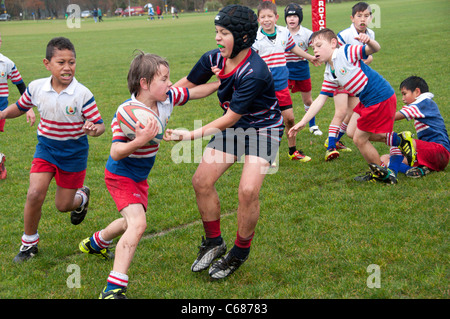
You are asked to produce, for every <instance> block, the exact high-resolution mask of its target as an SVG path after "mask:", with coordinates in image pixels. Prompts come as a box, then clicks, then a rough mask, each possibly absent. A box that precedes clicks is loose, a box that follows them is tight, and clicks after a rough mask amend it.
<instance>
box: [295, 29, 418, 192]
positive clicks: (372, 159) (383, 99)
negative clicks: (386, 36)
mask: <svg viewBox="0 0 450 319" xmlns="http://www.w3.org/2000/svg"><path fill="white" fill-rule="evenodd" d="M357 40H358V41H360V42H361V43H363V45H349V44H347V45H345V46H342V47H339V43H338V39H337V36H336V34H335V33H334V32H333V31H332V30H330V29H327V28H325V29H322V30H320V31H317V32H314V33H313V35H312V37H311V46H312V47H313V49H314V54H315V56H316V58H318V59H319V61H320V62H326V65H325V73H324V81H323V84H322V90H321V92H320V95H319V97H317V98H316V99H315V100H314V102H313V103H312V105H311V107H310V109H309V111H308V112H307V113H306V114H305V116H303V118H302V119H301V121H300V122H299V123H297V124H296V125H295V126H294V127H293V128H292V129H291V130H290V131H289V134H290V135H293V136H295V135H296V134H297V132H298V131H299V130H301V129H303V128H304V127H305V125H306V124H307V123H308V121H309V120H310V119H311V118H312V117H314V116H315V115H316V114H317V113H318V112H319V111H320V109H321V108H322V107H323V105H324V104H325V102H326V100H327V98H328V97H332V96H333V94H334V92H335V91H336V90H337V89H338V88H340V87H343V88H344V89H346V90H347V91H349V92H350V93H351V94H353V95H354V96H356V97H358V98H359V101H360V102H359V103H358V104H357V105H356V107H355V108H354V110H353V111H354V113H353V115H352V117H351V119H350V123H349V125H348V130H347V134H348V135H349V136H350V137H351V138H353V142H354V143H355V145H356V146H357V147H358V149H359V151H360V153H361V155H362V156H363V157H364V159H365V161H366V162H367V163H368V164H369V167H370V169H371V171H370V172H369V173H368V174H366V175H362V176H357V177H356V178H355V180H357V181H379V182H384V183H389V184H395V183H397V177H396V175H395V172H394V171H392V170H391V169H389V168H387V169H386V168H384V167H382V166H381V160H380V156H379V154H378V151H377V150H376V148H375V147H374V146H373V145H372V143H371V142H372V141H375V142H384V143H386V144H387V145H388V146H399V147H400V148H402V149H406V148H407V147H408V148H409V149H411V147H410V145H409V144H410V141H408V140H404V139H402V138H400V139H390V138H389V136H390V135H391V133H392V130H393V127H394V116H395V111H396V105H397V98H396V96H395V92H394V89H393V88H392V87H391V85H390V84H389V83H388V82H387V81H386V80H385V79H384V78H383V77H382V76H381V75H380V74H378V72H376V71H375V70H373V69H371V68H370V67H369V66H368V65H366V64H365V63H361V62H360V61H361V60H363V59H367V58H368V56H369V55H371V54H374V53H376V52H378V51H379V50H380V45H379V44H378V42H377V41H375V40H374V39H371V38H370V37H369V36H368V35H367V34H365V33H360V34H359V36H358V38H357Z"/></svg>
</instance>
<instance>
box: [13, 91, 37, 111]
mask: <svg viewBox="0 0 450 319" xmlns="http://www.w3.org/2000/svg"><path fill="white" fill-rule="evenodd" d="M16 105H17V107H18V108H19V110H21V111H23V112H28V111H29V110H30V109H31V108H32V107H33V106H34V105H33V100H32V95H31V93H30V87H27V89H26V91H25V93H23V94H22V96H21V97H20V98H19V100H18V101H17V102H16Z"/></svg>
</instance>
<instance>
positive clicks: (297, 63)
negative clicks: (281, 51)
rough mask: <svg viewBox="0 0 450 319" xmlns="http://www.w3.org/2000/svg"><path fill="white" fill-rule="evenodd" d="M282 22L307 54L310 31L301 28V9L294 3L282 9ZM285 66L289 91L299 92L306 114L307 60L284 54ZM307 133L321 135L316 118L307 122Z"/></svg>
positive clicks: (308, 103)
mask: <svg viewBox="0 0 450 319" xmlns="http://www.w3.org/2000/svg"><path fill="white" fill-rule="evenodd" d="M284 20H285V22H286V27H287V29H288V30H289V33H290V34H291V36H292V38H293V39H294V41H295V43H296V44H297V45H298V46H299V47H300V49H302V50H303V51H305V52H307V51H308V47H309V39H310V38H311V35H312V33H313V32H312V31H311V30H309V29H307V28H305V27H304V26H302V25H301V24H302V21H303V9H302V7H301V6H299V5H298V4H295V3H291V4H288V5H287V6H286V8H285V9H284ZM286 62H287V63H286V66H287V68H288V70H289V80H288V84H289V89H290V90H291V92H292V94H294V93H297V92H300V93H301V96H302V101H303V107H304V109H305V112H308V110H309V107H310V106H311V103H312V97H311V74H310V72H309V64H308V60H306V59H305V58H302V57H299V56H298V55H296V54H294V53H292V52H291V51H287V52H286ZM309 131H310V132H311V133H312V134H314V135H322V131H321V130H320V129H319V126H318V125H317V124H316V118H315V117H313V118H312V119H311V120H310V121H309Z"/></svg>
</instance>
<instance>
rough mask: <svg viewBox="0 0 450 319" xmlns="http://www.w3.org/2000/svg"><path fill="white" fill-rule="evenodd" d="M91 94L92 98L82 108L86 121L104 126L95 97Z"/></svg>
mask: <svg viewBox="0 0 450 319" xmlns="http://www.w3.org/2000/svg"><path fill="white" fill-rule="evenodd" d="M90 94H91V96H92V97H91V98H90V99H88V100H87V102H86V103H84V105H83V107H82V112H83V116H84V117H85V118H86V120H88V121H90V122H92V123H95V124H102V123H103V119H102V117H101V115H100V112H99V110H98V107H97V103H96V102H95V99H94V96H93V95H92V93H90Z"/></svg>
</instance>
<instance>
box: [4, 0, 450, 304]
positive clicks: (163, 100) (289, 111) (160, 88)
mask: <svg viewBox="0 0 450 319" xmlns="http://www.w3.org/2000/svg"><path fill="white" fill-rule="evenodd" d="M371 14H372V13H371V8H370V7H369V6H368V4H367V3H364V2H360V3H357V4H356V5H354V6H353V8H352V15H351V20H352V24H351V26H350V27H349V28H348V29H345V30H343V31H341V32H339V33H338V34H335V33H334V32H333V31H332V30H330V29H328V28H325V29H322V30H320V31H317V32H314V33H313V32H312V31H310V30H308V29H307V28H305V27H303V26H302V25H301V23H302V20H303V12H302V8H301V7H300V6H299V5H297V4H294V3H292V4H289V5H288V6H287V7H286V8H285V10H284V18H285V22H286V27H282V26H279V25H277V20H278V17H279V16H278V14H277V7H276V5H274V4H273V3H272V2H271V1H263V2H261V3H260V4H259V6H258V9H257V14H255V13H254V12H253V11H252V10H251V9H250V8H247V7H245V6H241V5H229V6H226V7H224V8H223V9H222V10H220V12H219V13H218V14H217V15H216V17H215V19H214V23H215V28H216V36H215V40H216V43H217V45H218V48H216V49H213V50H211V51H208V52H206V53H205V54H203V55H202V57H201V58H200V59H199V60H198V62H197V63H196V64H195V66H194V67H193V68H192V70H191V71H190V73H189V74H188V75H187V76H186V77H184V78H183V79H181V80H179V81H178V82H177V83H175V84H172V82H171V81H170V69H169V64H168V62H167V61H166V60H165V59H164V58H161V57H160V56H157V55H155V54H149V53H144V52H139V53H137V54H136V56H135V58H134V59H133V61H132V62H131V65H130V69H129V72H128V77H127V82H128V89H129V91H130V94H131V97H130V99H128V100H127V101H126V102H128V103H129V102H130V101H131V102H133V103H135V104H137V105H142V106H144V107H147V108H150V109H152V110H153V111H154V112H156V114H158V116H159V117H160V119H161V122H162V123H165V124H166V125H167V122H168V120H169V118H170V115H171V113H172V111H173V108H174V106H178V105H183V104H185V103H187V102H188V100H190V99H198V98H203V97H206V96H208V95H210V94H212V93H214V92H216V91H217V96H218V99H219V102H220V105H221V107H222V109H223V115H222V116H220V117H219V118H217V119H215V120H213V121H211V122H210V123H208V124H206V125H204V126H202V127H201V128H198V129H196V130H193V131H186V130H178V129H169V128H166V127H165V135H164V140H165V141H180V140H193V139H198V138H203V137H204V136H208V135H211V134H214V135H213V136H212V138H211V140H210V142H209V144H208V145H207V146H206V148H205V150H204V154H203V158H202V161H201V162H200V164H199V165H198V168H197V170H196V172H195V174H194V176H193V178H192V183H193V187H194V190H195V195H196V200H197V205H198V209H199V212H200V215H201V219H202V222H203V229H204V232H205V236H204V237H203V236H202V241H201V245H200V247H199V251H198V253H197V258H196V259H195V261H194V262H193V264H192V265H191V270H192V271H194V272H199V271H203V270H206V269H209V270H208V273H209V276H211V278H213V279H222V278H225V277H227V276H229V275H230V274H232V273H233V272H234V271H236V270H237V269H238V268H239V267H240V266H241V265H242V264H243V263H244V262H245V261H246V260H247V259H248V257H249V254H250V247H251V242H252V239H253V236H254V234H255V228H256V224H257V221H258V219H259V214H260V211H259V209H260V205H259V192H260V189H261V186H262V183H263V180H264V177H265V176H266V173H267V172H268V170H269V169H270V167H271V166H273V165H277V163H276V162H275V160H276V158H278V156H279V154H285V153H283V151H282V150H279V145H280V141H281V139H282V136H283V134H285V135H286V137H287V139H288V152H287V157H288V158H289V159H290V160H293V161H299V162H308V161H310V160H311V158H310V157H309V156H307V155H305V154H304V153H303V152H302V151H301V149H300V148H297V145H296V144H297V143H296V134H297V133H298V131H300V130H301V129H303V128H305V127H306V126H307V125H308V126H309V130H310V132H311V134H314V135H318V136H320V135H322V132H321V130H320V128H319V127H318V125H317V123H316V120H315V117H316V115H317V114H318V113H319V111H320V109H321V108H322V107H323V105H324V104H325V102H326V100H327V99H328V97H332V98H333V99H334V105H335V114H334V117H333V119H332V120H331V122H330V125H329V128H328V136H327V138H326V139H325V141H324V142H325V147H326V151H325V161H331V160H334V159H336V158H337V157H339V156H340V152H351V150H350V149H349V148H348V147H347V146H345V145H344V143H343V142H342V140H341V138H342V136H344V135H347V136H348V137H350V138H352V140H353V142H354V144H355V145H356V147H357V148H358V150H359V151H360V153H361V155H362V156H363V158H364V160H365V161H366V162H367V164H368V165H369V168H370V171H369V172H368V173H367V174H364V175H361V176H357V177H355V180H357V181H360V182H369V181H374V182H381V183H391V184H395V183H397V174H398V172H401V173H404V174H406V176H408V177H413V178H420V177H423V176H425V175H427V174H428V173H430V172H432V171H440V170H443V169H444V168H445V167H446V166H447V164H448V161H449V158H450V141H449V138H448V133H447V130H446V128H445V124H444V120H443V118H442V116H441V114H440V112H439V109H438V106H437V105H436V103H435V102H434V101H433V99H432V98H433V94H432V93H430V92H429V89H428V86H427V84H426V82H425V80H424V79H422V78H420V77H417V76H411V77H408V78H406V79H405V80H404V81H403V82H402V83H401V84H400V92H401V94H402V99H403V102H404V103H405V106H404V107H402V108H401V109H400V110H399V111H396V105H397V100H396V96H395V92H394V89H393V88H392V87H391V85H390V84H389V83H388V82H387V81H386V80H385V79H384V78H383V77H382V76H381V75H380V74H378V72H376V71H375V70H373V69H372V68H370V67H369V64H370V63H371V61H372V60H373V54H374V53H376V52H378V51H379V50H380V45H379V44H378V42H377V41H376V40H375V35H374V32H373V31H372V30H370V29H368V28H367V25H368V24H369V22H370V19H371ZM0 41H1V38H0ZM308 47H312V48H313V51H314V55H311V54H309V53H307V50H308ZM309 63H312V64H313V65H315V66H319V65H321V64H322V63H324V64H325V72H324V80H323V84H322V88H321V91H320V94H319V96H318V97H317V98H316V99H315V100H314V101H313V100H312V96H311V77H310V71H309ZM44 66H45V67H46V69H47V70H48V71H49V72H50V73H51V76H50V77H48V78H43V79H39V80H35V81H32V82H31V83H30V84H29V85H28V87H26V86H25V84H24V82H23V80H22V78H21V75H20V73H19V71H18V70H17V68H16V66H15V65H14V63H13V62H12V61H11V60H10V59H8V58H7V57H5V56H3V55H1V54H0V67H1V69H0V71H1V75H2V76H1V77H0V102H1V104H0V131H2V132H3V128H4V124H5V119H8V118H14V117H18V116H20V115H22V114H25V113H26V114H27V121H28V122H29V123H30V125H33V123H34V122H35V120H36V117H35V114H34V111H33V108H34V107H36V108H37V110H38V111H39V113H40V121H39V125H38V129H37V134H38V144H37V146H36V152H35V155H34V158H33V162H32V167H31V170H30V184H29V189H28V193H27V198H26V203H25V208H24V233H23V236H22V239H21V242H22V243H21V247H20V250H19V253H18V254H17V255H16V256H15V258H14V261H15V262H23V261H25V260H28V259H30V258H32V257H34V256H35V255H36V254H37V253H38V242H39V234H38V225H39V221H40V218H41V209H42V205H43V203H44V199H45V196H46V194H47V190H48V187H49V184H50V182H51V180H52V179H55V182H56V185H57V189H56V194H55V205H56V208H57V209H58V210H59V211H61V212H71V222H72V223H73V224H79V223H81V222H82V221H83V220H84V218H85V216H86V213H87V211H88V206H89V200H90V196H91V191H90V189H89V188H88V187H87V186H85V185H84V179H85V175H86V167H87V158H88V155H87V154H88V148H89V146H88V139H87V136H93V137H96V136H100V135H102V134H103V132H104V131H105V125H104V123H103V120H102V117H101V115H100V112H99V109H98V107H97V104H96V102H95V99H94V96H93V94H92V93H91V91H90V90H89V89H87V88H86V87H85V86H83V85H82V84H80V83H79V82H78V81H77V80H76V79H75V77H74V75H75V67H76V54H75V48H74V46H73V44H72V43H71V42H70V40H69V39H67V38H63V37H58V38H54V39H52V40H51V41H50V42H49V43H48V45H47V50H46V57H45V59H44ZM213 77H216V78H217V81H209V80H210V79H211V78H213ZM7 79H10V80H11V81H12V83H14V84H16V85H17V87H18V89H19V92H20V94H21V97H20V99H19V100H18V101H17V102H16V103H13V104H11V105H9V106H8V86H7ZM296 92H300V93H301V95H302V101H303V104H304V109H305V111H306V113H305V115H304V116H303V118H302V119H301V120H300V121H299V122H298V123H296V122H295V120H294V112H293V103H292V99H291V94H294V93H296ZM401 119H407V120H414V125H415V129H416V132H417V137H418V138H417V139H413V138H412V134H411V132H408V131H405V132H400V133H397V132H395V131H394V130H393V128H394V121H396V120H401ZM230 128H232V129H234V131H233V130H230ZM250 129H251V130H252V132H253V134H249V133H248V131H249V130H250ZM111 130H112V144H111V150H110V155H109V158H108V159H107V162H106V168H105V184H106V187H107V189H108V191H109V192H110V194H111V196H112V198H113V200H114V202H115V204H116V207H117V210H118V211H119V212H120V214H121V215H122V217H121V218H119V219H115V220H113V221H112V222H111V223H110V224H109V225H107V226H106V227H105V228H104V229H102V230H99V231H96V232H95V233H94V234H93V235H92V236H90V237H87V238H85V239H84V240H82V241H81V242H80V243H79V249H80V250H81V251H82V252H84V253H86V254H91V255H95V256H98V257H100V258H102V259H105V260H111V259H113V260H114V265H113V269H112V270H111V272H110V273H109V275H108V277H107V282H106V286H105V288H104V290H103V291H102V292H101V293H100V298H105V299H120V298H126V291H127V286H128V275H127V272H128V269H129V267H130V264H131V261H132V259H133V256H134V253H135V250H136V247H137V245H138V243H139V241H140V239H141V238H142V235H143V234H144V231H145V229H146V226H147V225H146V211H147V205H148V183H147V178H148V175H149V173H150V171H151V169H152V167H153V164H154V161H155V156H156V154H157V152H158V149H159V144H149V143H148V142H149V141H150V140H151V139H153V137H155V136H156V134H157V132H158V127H157V125H156V122H155V121H151V120H149V121H148V123H147V125H145V126H144V127H143V128H141V127H140V126H139V125H136V137H135V139H133V140H130V139H129V138H128V137H127V136H126V135H125V134H124V133H123V132H122V130H121V128H120V125H119V123H118V122H117V119H116V117H115V116H114V118H113V120H112V123H111ZM217 132H219V133H217ZM239 132H241V133H242V135H239V134H241V133H239ZM262 141H264V142H262ZM372 142H381V143H385V144H386V145H387V146H389V149H390V152H389V154H386V155H382V156H380V155H379V154H378V151H377V150H376V149H375V147H374V146H373V145H372ZM241 157H244V161H243V170H242V174H241V179H240V184H239V189H238V196H239V204H238V208H237V232H236V237H235V241H234V245H233V246H232V248H231V249H229V250H227V246H226V243H225V240H224V239H223V237H222V232H221V227H220V200H219V196H218V194H217V192H216V189H215V186H214V185H215V183H216V182H217V181H218V180H219V178H220V177H221V176H222V175H223V174H224V173H225V172H226V171H227V169H228V168H230V167H231V166H232V165H233V164H234V163H236V162H237V160H239V158H241ZM5 159H6V157H5V155H4V154H2V153H0V179H6V177H7V170H6V167H5ZM115 238H119V240H118V242H117V244H116V248H115V252H114V253H113V252H112V251H111V250H110V247H111V244H112V243H113V239H115Z"/></svg>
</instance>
